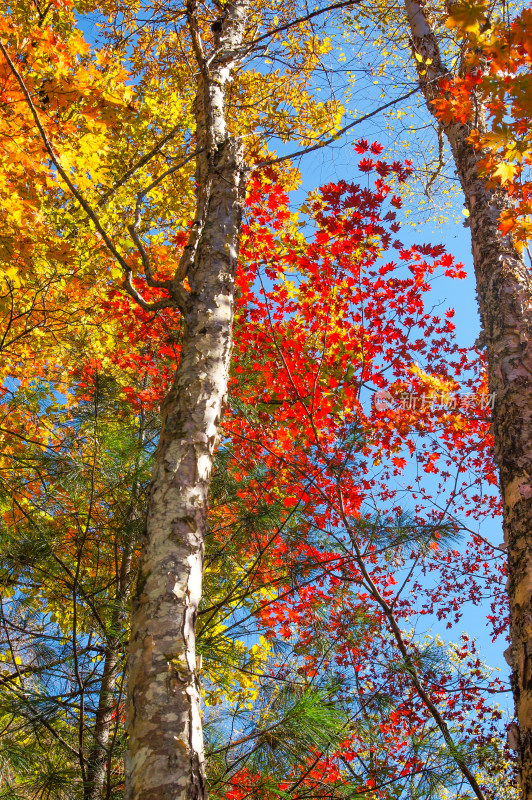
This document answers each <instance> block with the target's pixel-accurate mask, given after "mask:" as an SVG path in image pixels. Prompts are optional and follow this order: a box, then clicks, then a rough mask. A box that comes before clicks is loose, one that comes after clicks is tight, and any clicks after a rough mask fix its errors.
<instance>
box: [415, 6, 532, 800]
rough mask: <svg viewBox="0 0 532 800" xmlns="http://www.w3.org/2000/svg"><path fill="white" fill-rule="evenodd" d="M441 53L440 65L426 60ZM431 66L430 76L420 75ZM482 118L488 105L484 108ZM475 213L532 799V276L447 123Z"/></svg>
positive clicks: (424, 38)
mask: <svg viewBox="0 0 532 800" xmlns="http://www.w3.org/2000/svg"><path fill="white" fill-rule="evenodd" d="M405 5H406V12H407V15H408V21H409V24H410V30H411V32H412V42H413V47H414V50H415V52H417V53H418V54H419V55H420V56H421V57H422V59H423V62H424V63H421V62H419V66H418V72H419V82H420V86H421V89H422V91H423V94H424V96H425V98H426V100H427V104H428V107H429V109H430V110H431V112H433V109H432V107H431V100H432V99H433V98H434V97H435V96H436V95H437V94H439V93H440V89H439V86H438V79H440V78H442V77H444V76H445V75H447V74H448V73H447V70H446V68H445V66H444V65H443V63H442V59H441V56H440V51H439V47H438V43H437V40H436V37H435V35H434V32H433V30H432V29H431V26H430V21H429V17H428V15H427V12H426V10H425V7H424V5H423V4H422V3H420V2H417V1H416V0H405ZM428 59H432V63H430V62H429V63H427V60H428ZM423 70H425V74H421V73H422V71H423ZM477 113H478V123H477V122H476V124H478V125H479V126H482V124H483V109H482V108H480V107H479V108H478V109H477ZM444 130H445V133H446V135H447V138H448V140H449V143H450V145H451V149H452V152H453V156H454V161H455V166H456V171H457V173H458V176H459V178H460V182H461V184H462V189H463V191H464V195H465V203H466V206H467V208H468V209H469V212H470V223H471V239H472V248H473V259H474V265H475V275H476V284H477V297H478V304H479V309H480V318H481V324H482V338H483V339H484V343H485V345H486V347H487V361H488V377H489V390H490V392H492V393H494V394H495V406H494V410H493V417H492V432H493V436H494V440H495V457H496V461H497V465H498V467H499V475H500V487H501V492H502V497H503V502H504V536H505V542H506V545H507V548H508V583H507V590H508V595H509V599H510V615H511V645H510V648H509V650H508V651H507V660H508V662H509V664H510V666H511V668H512V678H511V680H512V689H513V693H514V699H515V708H516V716H517V730H516V731H515V732H514V733H515V736H514V737H512V738H513V739H514V741H513V742H511V744H512V745H515V748H516V749H517V750H518V755H519V781H520V788H521V797H522V798H523V800H531V799H532V277H531V274H530V270H529V268H528V267H527V266H526V264H525V263H524V260H523V258H522V257H521V255H520V254H519V253H518V251H517V250H516V249H515V247H514V246H513V244H512V241H511V239H510V238H509V237H508V236H503V235H502V234H501V232H500V231H499V229H498V219H499V215H500V213H501V211H502V210H503V209H504V207H505V197H504V193H503V192H501V191H496V190H493V189H490V188H488V187H487V186H486V182H485V180H484V179H483V178H482V177H480V176H479V174H478V171H477V163H478V158H479V155H478V153H477V152H476V151H475V150H474V148H473V147H472V146H471V145H470V144H469V143H468V141H467V137H468V135H469V133H470V130H471V129H470V127H468V126H466V125H462V124H450V125H446V126H445V127H444Z"/></svg>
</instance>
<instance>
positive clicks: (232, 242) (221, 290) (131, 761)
mask: <svg viewBox="0 0 532 800" xmlns="http://www.w3.org/2000/svg"><path fill="white" fill-rule="evenodd" d="M187 12H188V24H189V31H190V36H191V41H192V46H193V50H194V53H195V56H196V60H197V63H198V68H199V80H198V91H197V100H196V119H197V145H198V149H200V154H199V156H198V158H197V184H198V186H197V216H196V219H195V221H194V225H193V229H192V233H191V236H190V239H189V243H188V246H187V248H186V250H185V256H184V259H183V262H182V264H183V265H184V266H182V268H181V271H180V274H178V275H176V280H182V279H183V278H184V277H185V275H186V276H187V277H188V281H189V285H190V289H191V291H190V293H189V300H188V304H187V307H186V309H185V310H184V312H183V323H184V333H183V339H182V347H181V355H180V360H179V365H178V367H177V370H176V374H175V379H174V384H173V387H172V390H171V392H170V394H169V396H168V398H167V400H166V401H165V415H164V416H165V419H164V421H163V428H162V432H161V437H160V441H159V446H158V450H157V454H156V461H155V466H154V471H153V476H152V485H151V494H150V500H149V505H148V514H147V522H146V532H145V539H144V543H143V551H142V555H141V564H140V570H139V577H138V581H137V586H136V590H135V598H134V604H133V611H132V620H131V627H132V630H131V639H130V651H129V673H128V705H127V728H128V736H129V750H128V756H127V762H126V797H127V798H128V800H203V798H205V797H206V796H207V792H206V787H205V778H204V763H203V762H204V756H203V737H202V724H201V715H200V694H199V683H198V674H197V669H196V655H195V626H196V615H197V609H198V604H199V601H200V597H201V587H202V572H203V554H204V535H205V530H206V516H207V500H208V491H209V484H210V480H211V470H212V464H213V457H214V452H215V449H216V445H217V443H218V438H219V431H220V421H221V417H222V412H223V406H224V402H225V397H226V392H227V383H228V375H229V367H230V359H231V347H232V323H233V300H234V291H235V275H236V268H237V257H238V246H239V236H240V229H241V217H242V208H243V202H244V198H245V179H244V174H245V173H244V168H243V167H244V165H243V158H242V152H241V148H240V146H239V143H238V141H236V140H235V139H234V138H233V139H232V138H229V137H228V135H227V131H226V117H227V109H226V99H225V95H226V89H227V85H228V83H229V82H230V80H231V78H232V75H233V74H234V70H235V68H236V66H237V65H238V52H239V47H240V46H241V44H242V39H243V36H244V31H245V25H246V21H247V12H248V2H247V1H245V2H244V0H239V1H237V2H233V3H229V4H228V5H226V6H225V9H224V12H223V14H222V16H221V17H220V24H219V29H220V32H219V34H217V35H216V37H215V41H214V43H213V45H212V49H211V54H210V56H209V57H208V58H207V56H206V55H205V53H204V49H203V44H202V42H201V36H200V33H199V26H198V25H197V19H196V9H195V5H194V0H189V4H188V7H187Z"/></svg>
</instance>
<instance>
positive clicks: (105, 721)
mask: <svg viewBox="0 0 532 800" xmlns="http://www.w3.org/2000/svg"><path fill="white" fill-rule="evenodd" d="M137 492H138V487H133V499H132V502H131V506H130V509H129V512H128V514H127V522H128V523H129V524H131V523H132V522H133V521H134V519H135V518H136V517H137V515H138V499H137ZM135 544H136V542H135V537H131V538H130V539H129V541H128V542H127V543H126V545H125V547H124V552H123V554H122V561H121V564H120V573H119V575H118V585H117V589H116V594H115V599H114V608H113V612H112V616H111V622H110V626H109V627H110V635H109V638H108V641H107V645H106V648H105V657H104V666H103V672H102V679H101V683H100V694H99V697H98V708H97V710H96V714H95V720H94V729H93V736H94V742H93V745H92V748H91V751H90V753H89V757H88V759H87V780H86V782H85V788H84V798H85V800H101V798H102V796H103V786H104V783H105V778H106V774H107V766H106V765H107V762H108V759H109V758H110V756H111V754H110V753H109V738H110V732H111V725H112V723H113V712H114V711H116V700H115V691H116V682H117V679H118V675H119V674H120V666H121V664H120V649H121V646H122V641H123V637H121V636H120V628H121V627H122V624H123V621H124V617H125V610H126V604H127V602H128V600H129V597H130V593H131V583H132V576H131V561H132V557H133V550H134V546H135Z"/></svg>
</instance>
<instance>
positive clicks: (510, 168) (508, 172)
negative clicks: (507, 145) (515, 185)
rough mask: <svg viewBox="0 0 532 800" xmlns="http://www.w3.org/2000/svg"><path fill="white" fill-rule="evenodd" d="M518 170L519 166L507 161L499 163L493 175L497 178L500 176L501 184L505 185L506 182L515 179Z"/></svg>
mask: <svg viewBox="0 0 532 800" xmlns="http://www.w3.org/2000/svg"><path fill="white" fill-rule="evenodd" d="M516 172H517V167H516V166H515V165H514V164H508V163H507V162H504V161H503V162H502V163H501V164H499V166H498V167H497V169H496V170H495V172H494V173H493V176H494V177H495V178H499V179H500V181H501V184H502V185H503V186H504V184H505V183H510V182H511V181H513V179H514V175H515V173H516Z"/></svg>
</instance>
